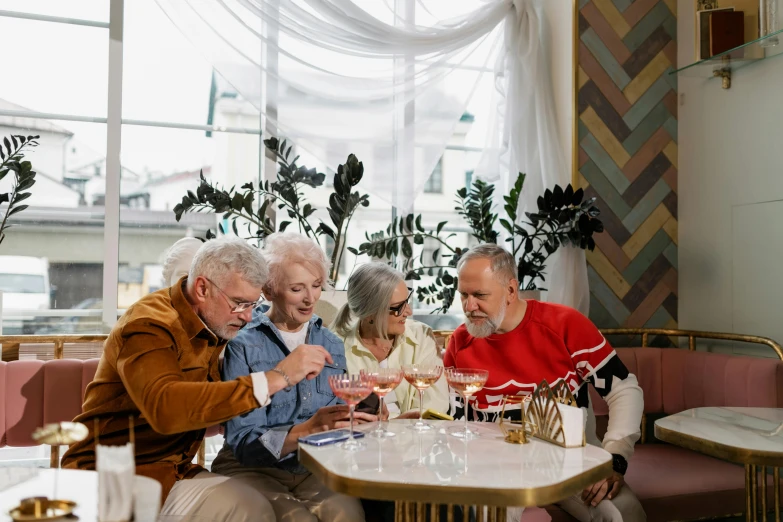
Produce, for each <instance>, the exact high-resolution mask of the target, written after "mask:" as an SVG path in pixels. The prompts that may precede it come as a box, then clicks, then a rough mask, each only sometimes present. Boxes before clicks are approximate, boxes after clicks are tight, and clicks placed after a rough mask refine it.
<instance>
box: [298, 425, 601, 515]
mask: <svg viewBox="0 0 783 522" xmlns="http://www.w3.org/2000/svg"><path fill="white" fill-rule="evenodd" d="M412 422H414V421H409V420H394V421H391V422H390V423H389V424H388V429H389V430H390V431H393V432H394V433H395V434H396V435H395V437H393V438H389V439H384V440H380V441H379V440H378V439H374V438H372V437H369V436H367V437H364V438H363V439H362V440H363V441H365V442H366V443H367V447H366V448H365V449H364V450H363V451H357V452H348V451H344V450H343V449H342V448H341V447H340V445H330V446H321V447H316V446H309V445H306V444H300V445H299V459H300V461H301V462H302V464H304V465H305V466H306V467H307V468H308V469H309V470H310V471H312V472H313V473H314V474H315V475H316V476H318V477H319V478H320V479H321V480H323V481H324V482H325V483H326V485H327V486H329V487H330V488H331V489H332V490H334V491H338V492H341V493H345V494H348V495H353V496H357V497H363V498H370V499H378V500H407V501H418V502H423V501H429V502H437V503H442V504H448V503H452V504H481V505H494V506H533V505H546V504H550V503H552V502H557V501H560V500H562V499H564V498H567V497H568V496H570V495H573V494H575V493H577V492H579V491H581V490H582V489H583V488H584V487H586V486H588V485H591V484H593V483H595V482H598V481H599V480H601V479H603V478H605V477H608V476H609V475H610V474H611V471H612V457H611V455H610V454H609V453H607V452H606V451H604V450H603V449H601V448H598V447H596V446H590V445H587V446H585V447H582V448H570V449H565V448H561V447H559V446H556V445H554V444H550V443H548V442H544V441H540V440H537V439H531V441H530V442H529V443H528V444H522V445H517V444H509V443H507V442H505V441H504V440H503V433H502V432H501V430H500V427H499V426H498V425H497V424H491V423H471V427H472V428H475V429H477V430H478V431H479V433H480V435H481V436H480V437H479V438H477V439H474V440H470V441H464V440H462V439H459V438H456V437H454V436H452V435H450V434H449V433H448V432H447V429H449V428H453V427H461V426H462V422H452V421H436V420H431V421H428V422H430V423H431V424H433V425H434V426H435V427H436V429H435V430H431V431H430V432H425V433H423V434H419V433H417V432H414V431H413V430H410V429H407V428H406V426H407V425H408V424H411V423H412ZM376 427H377V425H376V423H371V424H365V425H362V426H360V427H359V429H360V430H362V431H370V430H373V429H375V428H376Z"/></svg>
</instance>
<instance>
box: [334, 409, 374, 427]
mask: <svg viewBox="0 0 783 522" xmlns="http://www.w3.org/2000/svg"><path fill="white" fill-rule="evenodd" d="M377 420H378V416H377V415H373V414H372V413H364V412H361V411H355V412H353V423H354V424H366V423H368V422H376V421H377ZM334 427H335V428H350V427H351V420H350V419H349V418H348V415H346V416H345V420H341V421H337V422H335V423H334Z"/></svg>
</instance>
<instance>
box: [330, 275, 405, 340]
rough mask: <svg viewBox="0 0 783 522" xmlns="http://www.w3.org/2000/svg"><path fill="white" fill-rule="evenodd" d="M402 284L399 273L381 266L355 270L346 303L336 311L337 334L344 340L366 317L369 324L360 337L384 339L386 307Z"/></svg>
mask: <svg viewBox="0 0 783 522" xmlns="http://www.w3.org/2000/svg"><path fill="white" fill-rule="evenodd" d="M402 281H404V279H403V277H402V273H401V272H399V271H398V270H395V269H394V268H392V267H390V266H389V265H387V264H385V263H381V262H374V263H366V264H364V265H361V266H359V267H358V268H357V269H356V270H354V272H353V274H351V277H350V278H349V279H348V302H347V303H346V304H344V305H343V306H342V308H340V311H339V312H338V313H337V319H335V321H334V328H335V330H336V331H337V333H338V334H339V335H341V336H343V337H347V336H348V335H349V334H350V333H351V331H353V330H358V328H359V323H360V322H361V320H362V319H364V318H366V317H369V318H371V319H372V321H373V323H372V324H371V325H370V331H369V332H363V334H364V336H365V337H367V336H369V337H373V338H375V337H379V338H381V339H388V332H387V329H386V323H387V319H388V317H389V305H390V304H391V299H392V295H393V294H394V290H395V289H396V288H397V286H398V285H399V284H400V283H401V282H402ZM352 318H355V319H354V320H352ZM357 335H358V331H357Z"/></svg>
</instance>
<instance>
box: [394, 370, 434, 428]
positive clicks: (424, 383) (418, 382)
mask: <svg viewBox="0 0 783 522" xmlns="http://www.w3.org/2000/svg"><path fill="white" fill-rule="evenodd" d="M402 371H403V375H404V376H405V380H406V381H408V382H409V383H410V384H411V386H413V387H414V388H416V389H417V390H419V420H417V421H416V423H415V424H411V425H410V426H408V428H410V429H412V430H416V431H427V430H431V429H432V424H430V423H428V422H424V420H422V415H423V414H424V390H426V389H427V388H429V387H430V386H432V385H433V384H435V382H437V380H438V379H440V375H441V374H442V373H443V366H440V365H437V366H436V365H425V364H404V365H403V366H402Z"/></svg>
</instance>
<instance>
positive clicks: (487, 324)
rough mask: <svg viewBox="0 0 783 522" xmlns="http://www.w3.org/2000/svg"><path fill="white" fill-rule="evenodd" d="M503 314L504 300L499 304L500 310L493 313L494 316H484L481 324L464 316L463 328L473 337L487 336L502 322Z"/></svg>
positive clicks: (504, 314) (504, 309) (504, 310)
mask: <svg viewBox="0 0 783 522" xmlns="http://www.w3.org/2000/svg"><path fill="white" fill-rule="evenodd" d="M505 316H506V301H505V300H504V301H503V304H502V305H501V306H500V310H498V313H497V314H495V316H494V317H486V318H485V319H484V323H483V324H475V323H473V322H471V320H470V318H468V317H466V318H465V319H466V320H465V328H467V329H468V333H469V334H470V335H472V336H473V337H478V338H481V337H489V336H490V335H492V334H493V333H495V332H496V331H497V329H498V328H500V323H502V322H503V319H504V318H505Z"/></svg>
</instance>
